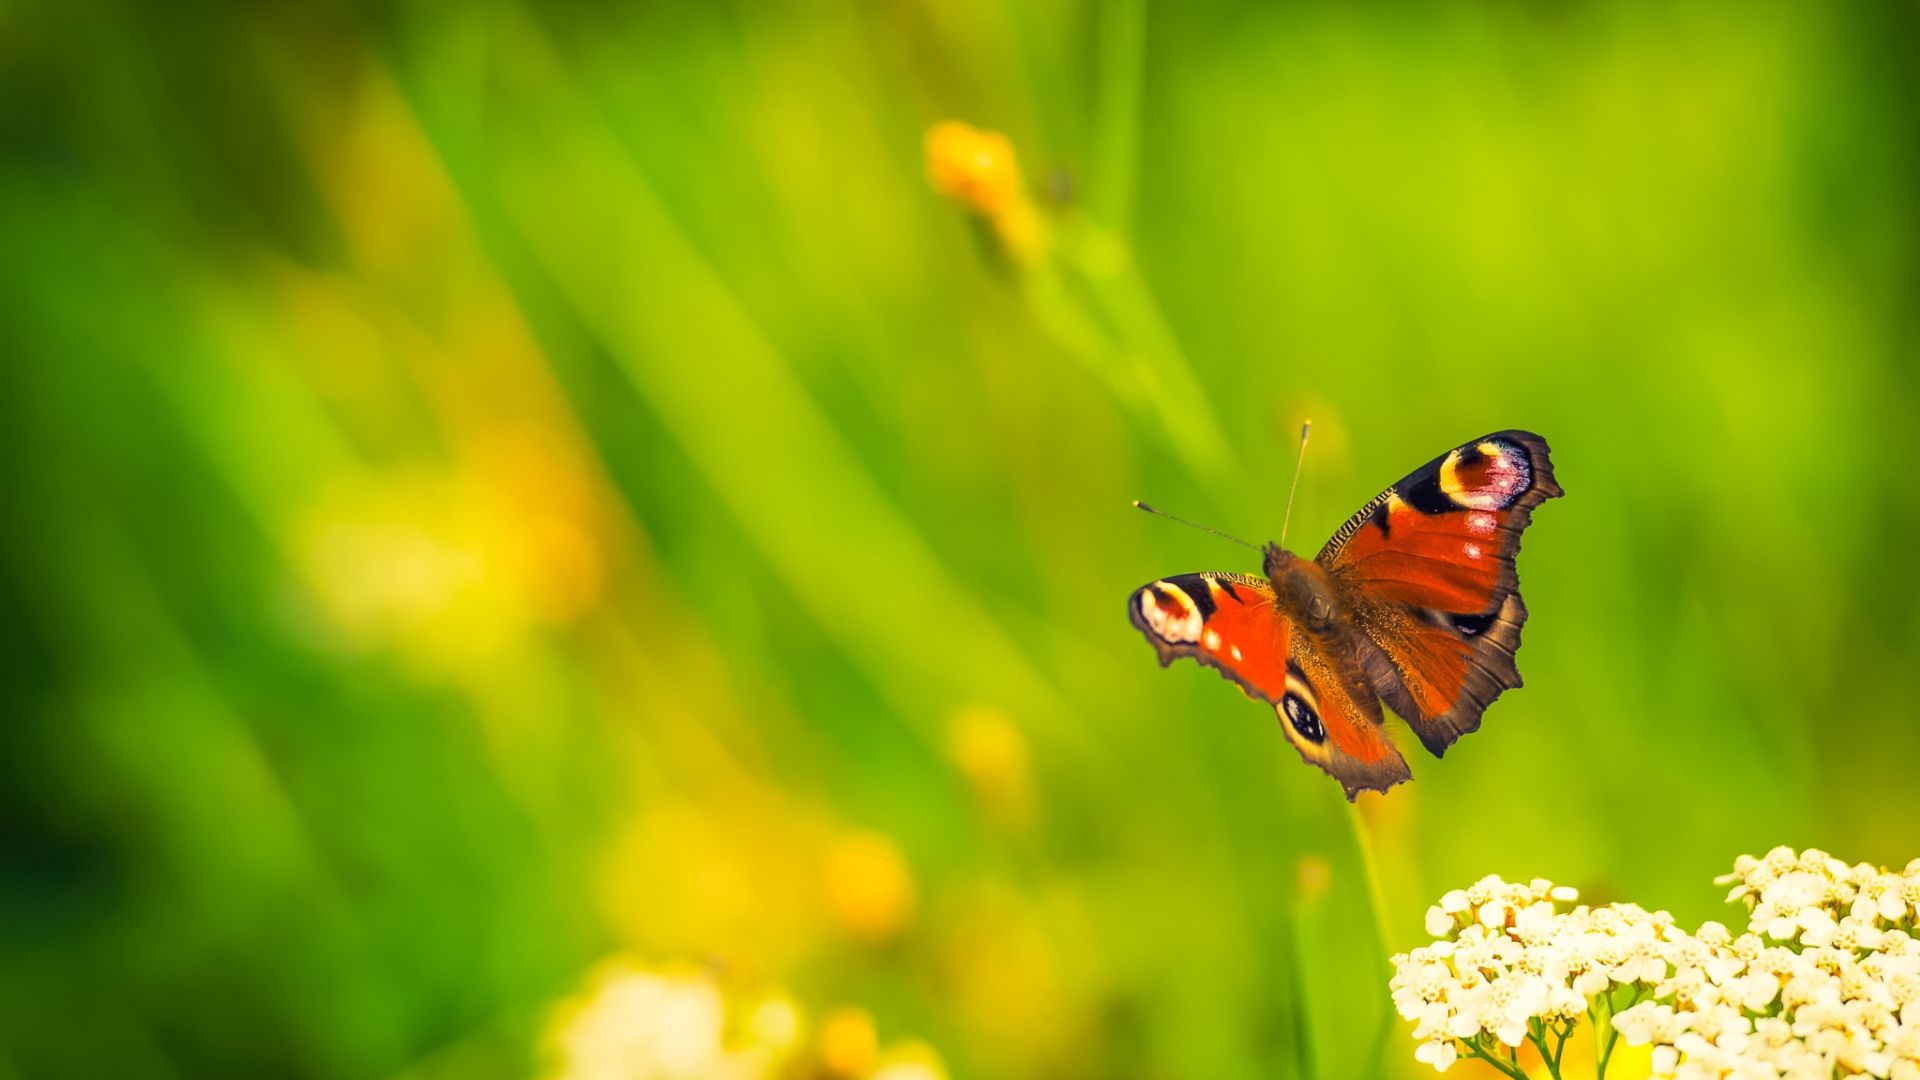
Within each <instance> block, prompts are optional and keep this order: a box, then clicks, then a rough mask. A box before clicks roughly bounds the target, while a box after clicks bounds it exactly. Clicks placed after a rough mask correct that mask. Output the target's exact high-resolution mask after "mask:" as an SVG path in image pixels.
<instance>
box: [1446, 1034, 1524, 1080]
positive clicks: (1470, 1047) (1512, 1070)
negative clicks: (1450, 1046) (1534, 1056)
mask: <svg viewBox="0 0 1920 1080" xmlns="http://www.w3.org/2000/svg"><path fill="white" fill-rule="evenodd" d="M1461 1045H1463V1046H1465V1047H1466V1048H1467V1056H1468V1057H1475V1058H1479V1059H1480V1060H1481V1061H1484V1062H1486V1063H1487V1064H1489V1065H1491V1066H1493V1067H1494V1068H1496V1069H1499V1070H1500V1071H1501V1072H1503V1073H1505V1074H1506V1075H1508V1076H1511V1077H1513V1080H1527V1074H1526V1070H1524V1069H1522V1068H1520V1064H1519V1062H1518V1061H1517V1060H1516V1061H1515V1062H1514V1063H1513V1064H1511V1065H1509V1064H1508V1063H1506V1062H1504V1061H1501V1060H1500V1059H1499V1058H1497V1057H1494V1056H1493V1055H1492V1054H1489V1053H1487V1051H1486V1049H1485V1048H1484V1047H1482V1046H1481V1045H1480V1040H1479V1039H1477V1038H1476V1039H1475V1040H1474V1041H1473V1042H1469V1043H1462V1044H1461Z"/></svg>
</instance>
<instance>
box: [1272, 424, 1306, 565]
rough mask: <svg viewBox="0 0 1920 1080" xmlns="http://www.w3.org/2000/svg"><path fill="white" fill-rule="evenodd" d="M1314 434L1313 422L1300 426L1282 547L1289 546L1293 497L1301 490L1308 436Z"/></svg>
mask: <svg viewBox="0 0 1920 1080" xmlns="http://www.w3.org/2000/svg"><path fill="white" fill-rule="evenodd" d="M1311 434H1313V421H1311V420H1307V421H1303V422H1302V423H1301V425H1300V453H1299V454H1298V455H1296V456H1295V457H1294V459H1293V484H1292V485H1291V486H1289V487H1288V488H1287V512H1286V513H1285V514H1284V515H1282V516H1281V518H1280V546H1281V547H1285V546H1286V545H1287V526H1288V525H1290V524H1292V523H1293V495H1294V492H1296V491H1299V490H1300V466H1302V465H1305V464H1306V463H1307V436H1308V435H1311Z"/></svg>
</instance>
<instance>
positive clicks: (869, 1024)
mask: <svg viewBox="0 0 1920 1080" xmlns="http://www.w3.org/2000/svg"><path fill="white" fill-rule="evenodd" d="M879 1048H880V1036H879V1033H878V1032H877V1031H876V1030H875V1029H874V1026H873V1017H872V1016H870V1015H868V1013H867V1010H865V1009H861V1008H856V1007H852V1006H848V1007H845V1008H840V1009H835V1010H834V1011H833V1012H831V1013H829V1014H827V1018H826V1020H825V1021H823V1022H822V1023H821V1025H820V1064H821V1065H822V1066H824V1067H825V1068H826V1070H827V1072H829V1073H831V1074H832V1075H834V1076H865V1075H866V1074H867V1070H868V1069H871V1068H872V1067H873V1062H874V1057H875V1056H876V1055H877V1054H878V1052H879Z"/></svg>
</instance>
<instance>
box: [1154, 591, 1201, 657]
mask: <svg viewBox="0 0 1920 1080" xmlns="http://www.w3.org/2000/svg"><path fill="white" fill-rule="evenodd" d="M1167 601H1171V602H1172V603H1171V607H1172V608H1174V610H1171V611H1169V610H1168V605H1167ZM1140 617H1141V618H1143V619H1145V620H1147V626H1148V627H1150V628H1151V629H1152V630H1153V632H1154V634H1155V635H1157V636H1158V637H1159V638H1160V640H1162V641H1170V642H1173V643H1175V644H1182V645H1184V644H1187V643H1189V642H1192V641H1195V640H1198V639H1199V637H1200V624H1201V623H1202V622H1204V621H1205V620H1203V619H1202V618H1201V617H1200V611H1199V609H1198V608H1196V607H1194V605H1193V599H1192V598H1191V597H1189V596H1188V595H1187V594H1186V593H1185V592H1184V591H1183V590H1181V588H1180V587H1179V586H1177V585H1173V584H1169V583H1168V582H1164V581H1159V582H1155V583H1154V584H1152V585H1149V586H1147V587H1146V588H1144V589H1141V590H1140Z"/></svg>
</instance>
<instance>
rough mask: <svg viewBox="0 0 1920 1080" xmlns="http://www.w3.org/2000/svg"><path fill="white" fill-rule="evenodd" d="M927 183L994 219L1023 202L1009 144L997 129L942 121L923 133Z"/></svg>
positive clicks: (1016, 166) (961, 203)
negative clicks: (925, 147)
mask: <svg viewBox="0 0 1920 1080" xmlns="http://www.w3.org/2000/svg"><path fill="white" fill-rule="evenodd" d="M927 179H928V180H929V181H930V182H931V183H932V184H933V189H934V190H935V191H938V192H939V193H940V194H942V195H945V196H946V197H947V198H949V199H952V200H953V201H954V202H957V203H959V204H960V205H962V206H964V207H966V208H967V209H969V210H971V211H973V212H974V213H976V214H979V215H981V216H983V217H988V218H999V217H1000V216H1002V215H1003V214H1006V213H1007V212H1008V211H1010V210H1012V209H1013V208H1014V207H1015V206H1017V205H1020V204H1023V203H1024V202H1025V201H1026V194H1025V191H1024V188H1023V185H1022V184H1021V181H1020V163H1019V162H1018V161H1017V160H1016V159H1015V158H1014V154H1013V144H1012V143H1011V142H1008V141H1007V137H1006V136H1005V135H1002V134H1000V133H999V132H997V131H982V130H981V129H979V128H976V127H972V126H970V125H967V124H963V123H960V122H959V121H957V120H945V121H942V122H940V123H938V124H935V125H933V126H932V127H930V128H928V129H927Z"/></svg>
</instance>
